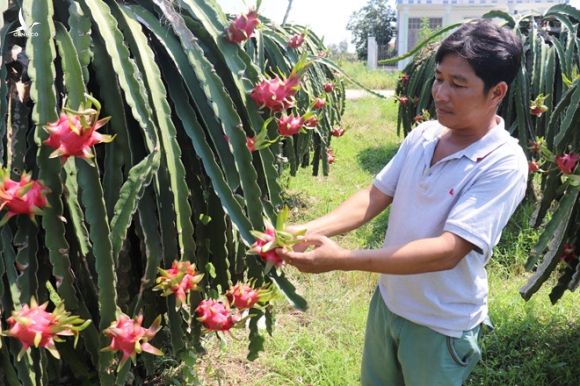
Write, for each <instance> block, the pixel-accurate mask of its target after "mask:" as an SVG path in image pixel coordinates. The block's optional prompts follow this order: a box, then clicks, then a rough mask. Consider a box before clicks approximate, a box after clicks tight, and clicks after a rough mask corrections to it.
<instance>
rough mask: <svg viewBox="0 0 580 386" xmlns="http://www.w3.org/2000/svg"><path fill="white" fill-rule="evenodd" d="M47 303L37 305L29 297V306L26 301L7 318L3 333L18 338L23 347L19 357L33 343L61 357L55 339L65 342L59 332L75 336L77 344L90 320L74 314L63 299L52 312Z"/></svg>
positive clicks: (56, 356) (58, 357) (63, 334)
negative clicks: (65, 306)
mask: <svg viewBox="0 0 580 386" xmlns="http://www.w3.org/2000/svg"><path fill="white" fill-rule="evenodd" d="M47 305H48V302H47V303H44V304H42V305H40V306H39V305H38V304H37V303H36V300H35V299H34V298H32V299H31V300H30V306H28V305H27V304H25V305H23V306H22V308H21V309H20V310H17V311H13V312H12V316H11V317H9V318H8V327H9V329H8V331H6V332H5V333H4V334H5V335H7V336H9V337H12V338H15V339H18V341H20V344H22V349H21V350H20V353H19V354H18V357H17V360H20V359H21V358H22V356H23V355H24V353H25V352H26V351H28V349H29V348H30V347H31V346H34V347H43V348H45V349H47V350H48V351H49V352H50V353H51V354H52V355H53V356H54V357H55V358H57V359H60V355H59V353H58V350H57V349H56V346H55V342H63V340H62V339H61V338H60V336H75V345H76V342H77V339H78V334H79V332H80V331H82V330H83V329H84V328H85V327H86V326H88V325H89V323H90V322H91V321H90V320H87V321H84V320H82V319H80V318H79V317H78V316H71V315H70V314H69V313H68V312H67V311H65V309H64V303H60V304H59V305H58V306H57V307H56V308H55V309H54V311H53V312H47V311H46V307H47Z"/></svg>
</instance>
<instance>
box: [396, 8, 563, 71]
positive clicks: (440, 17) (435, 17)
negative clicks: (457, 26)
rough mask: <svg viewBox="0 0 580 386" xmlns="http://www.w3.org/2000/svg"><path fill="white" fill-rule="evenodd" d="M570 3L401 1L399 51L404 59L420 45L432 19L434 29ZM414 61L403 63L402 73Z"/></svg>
mask: <svg viewBox="0 0 580 386" xmlns="http://www.w3.org/2000/svg"><path fill="white" fill-rule="evenodd" d="M568 2H569V1H568V0H397V33H398V36H397V48H398V54H399V55H403V54H404V53H406V52H408V51H409V50H411V49H413V48H414V47H415V45H416V44H417V38H418V37H419V30H420V26H421V20H422V19H423V18H428V19H429V27H430V28H431V29H435V28H439V27H445V26H448V25H450V24H454V23H459V22H461V21H463V20H466V19H472V18H479V17H481V16H482V15H484V14H485V13H487V12H489V11H492V10H501V11H505V12H508V13H509V14H511V15H522V14H528V13H532V12H533V13H537V14H542V13H544V12H545V11H546V10H547V9H548V8H550V7H551V6H553V5H555V4H559V3H568ZM409 60H410V59H407V60H403V61H400V62H399V64H398V67H399V70H402V69H403V67H405V66H406V65H407V63H409Z"/></svg>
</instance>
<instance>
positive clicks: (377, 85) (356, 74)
mask: <svg viewBox="0 0 580 386" xmlns="http://www.w3.org/2000/svg"><path fill="white" fill-rule="evenodd" d="M337 63H338V65H339V66H340V67H341V68H342V70H343V71H344V72H345V73H347V74H348V76H350V77H351V78H353V79H354V80H356V81H357V82H359V83H362V85H363V86H365V87H366V88H370V89H373V90H394V89H395V87H396V85H397V81H398V79H399V74H400V72H399V71H394V70H392V69H389V70H385V69H376V70H369V69H368V68H367V65H366V63H365V62H361V61H346V60H339V61H338V62H337ZM345 87H346V88H350V89H360V86H358V85H356V84H354V83H352V82H350V81H349V80H348V79H346V78H345Z"/></svg>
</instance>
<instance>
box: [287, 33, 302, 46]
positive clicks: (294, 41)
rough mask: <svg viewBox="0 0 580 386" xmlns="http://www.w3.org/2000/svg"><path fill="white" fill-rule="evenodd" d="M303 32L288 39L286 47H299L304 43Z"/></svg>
mask: <svg viewBox="0 0 580 386" xmlns="http://www.w3.org/2000/svg"><path fill="white" fill-rule="evenodd" d="M304 37H305V35H304V34H294V35H292V37H291V38H290V40H288V47H290V48H299V47H300V46H301V45H302V44H304Z"/></svg>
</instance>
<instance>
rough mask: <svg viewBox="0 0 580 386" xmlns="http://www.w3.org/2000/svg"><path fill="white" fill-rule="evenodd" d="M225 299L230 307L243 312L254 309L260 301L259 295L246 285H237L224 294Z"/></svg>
mask: <svg viewBox="0 0 580 386" xmlns="http://www.w3.org/2000/svg"><path fill="white" fill-rule="evenodd" d="M226 298H227V299H228V302H229V303H230V305H231V306H234V307H236V308H238V309H239V310H245V309H248V308H252V307H254V305H255V304H256V303H257V302H258V301H259V300H260V293H259V292H258V291H257V290H255V289H254V288H252V287H250V286H249V285H247V284H242V283H238V284H236V285H235V286H233V287H232V288H230V289H229V291H228V292H226Z"/></svg>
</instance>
